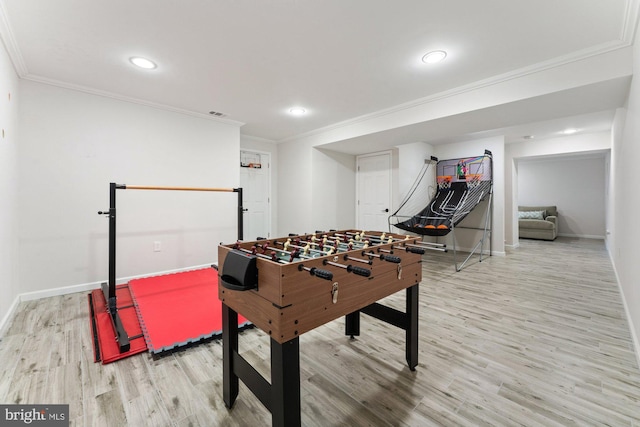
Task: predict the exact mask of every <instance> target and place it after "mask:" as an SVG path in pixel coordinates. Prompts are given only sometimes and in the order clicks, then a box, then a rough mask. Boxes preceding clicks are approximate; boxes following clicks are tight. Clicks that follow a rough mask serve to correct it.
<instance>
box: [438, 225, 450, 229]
mask: <svg viewBox="0 0 640 427" xmlns="http://www.w3.org/2000/svg"><path fill="white" fill-rule="evenodd" d="M438 228H439V229H440V230H446V229H448V228H449V227H447V226H446V225H444V224H440V225H439V226H438Z"/></svg>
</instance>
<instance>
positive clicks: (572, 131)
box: [562, 128, 578, 135]
mask: <svg viewBox="0 0 640 427" xmlns="http://www.w3.org/2000/svg"><path fill="white" fill-rule="evenodd" d="M576 132H578V129H573V128H570V129H565V130H563V131H562V133H564V134H565V135H571V134H574V133H576Z"/></svg>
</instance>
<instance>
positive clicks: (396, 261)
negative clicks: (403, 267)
mask: <svg viewBox="0 0 640 427" xmlns="http://www.w3.org/2000/svg"><path fill="white" fill-rule="evenodd" d="M362 255H363V256H369V257H376V258H380V261H387V262H392V263H394V264H400V263H401V262H402V259H400V257H397V256H393V255H383V254H376V253H374V252H371V251H370V252H365V251H362Z"/></svg>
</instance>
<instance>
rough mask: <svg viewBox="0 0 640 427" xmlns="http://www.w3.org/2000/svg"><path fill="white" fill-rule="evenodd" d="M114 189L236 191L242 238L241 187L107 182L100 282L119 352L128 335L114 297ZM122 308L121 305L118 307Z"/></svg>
mask: <svg viewBox="0 0 640 427" xmlns="http://www.w3.org/2000/svg"><path fill="white" fill-rule="evenodd" d="M116 190H165V191H208V192H228V193H231V192H233V193H238V239H242V238H243V221H242V212H243V208H242V188H206V187H166V186H148V185H126V184H116V183H114V182H112V183H110V184H109V210H108V211H99V212H98V214H99V215H108V217H109V277H108V281H107V282H103V283H102V284H101V288H102V293H103V294H104V299H105V301H106V302H107V304H106V309H107V311H108V312H109V315H110V317H111V325H112V327H113V331H114V333H115V338H116V341H117V342H118V347H119V349H120V353H125V352H127V351H129V348H130V339H133V338H138V337H130V336H129V335H128V334H127V331H126V330H125V328H124V326H123V323H122V320H121V318H120V315H119V314H118V308H119V307H118V305H117V298H116ZM120 308H122V307H120Z"/></svg>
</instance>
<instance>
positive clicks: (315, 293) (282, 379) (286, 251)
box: [218, 230, 424, 426]
mask: <svg viewBox="0 0 640 427" xmlns="http://www.w3.org/2000/svg"><path fill="white" fill-rule="evenodd" d="M423 253H424V249H423V247H421V245H420V242H419V237H413V236H404V235H399V234H393V233H380V232H361V231H356V230H341V231H331V232H316V233H314V234H305V235H299V236H289V237H283V238H278V239H271V240H257V241H252V242H236V243H233V244H228V245H220V246H219V248H218V265H219V273H218V274H219V278H218V296H219V298H220V300H221V301H222V316H223V318H222V321H223V332H222V339H223V370H224V373H223V377H224V378H223V395H224V401H225V404H226V405H227V407H231V406H232V405H233V403H234V401H235V399H236V397H237V395H238V380H239V379H242V381H243V382H244V383H245V385H247V386H248V388H249V389H250V390H251V391H252V392H253V393H254V394H255V395H256V396H257V397H258V399H260V401H261V402H262V403H263V404H264V405H265V406H266V407H267V408H268V409H269V410H270V411H271V414H272V421H273V425H274V426H299V425H300V421H301V418H300V363H299V341H298V337H299V336H300V335H302V334H303V333H305V332H308V331H310V330H313V329H314V328H317V327H318V326H321V325H324V324H325V323H328V322H330V321H332V320H335V319H337V318H339V317H341V316H346V321H345V324H346V328H345V329H346V330H345V334H346V335H350V336H352V337H353V336H355V335H359V333H360V331H359V329H360V313H361V312H362V313H366V314H368V315H371V316H373V317H376V318H378V319H380V320H382V321H385V322H387V323H390V324H392V325H394V326H397V327H399V328H401V329H403V330H405V331H406V351H405V353H406V359H407V363H408V365H409V368H410V369H411V370H414V369H415V367H416V366H417V364H418V284H419V283H420V281H421V280H422V266H421V262H422V256H421V255H422V254H423ZM405 289H406V310H405V311H404V312H401V311H398V310H395V309H393V308H390V307H387V306H384V305H382V304H379V303H377V302H376V301H378V300H380V299H382V298H384V297H386V296H388V295H391V294H393V293H395V292H399V291H402V290H405ZM238 313H240V314H242V315H243V316H244V317H245V318H247V319H248V320H249V321H251V322H252V323H253V324H254V325H255V326H257V327H258V328H260V329H261V330H262V331H264V332H265V333H267V334H268V335H269V336H270V337H271V383H269V382H267V381H266V380H265V379H264V378H263V377H262V376H261V375H259V374H258V373H257V371H256V370H255V369H254V368H253V367H252V366H251V365H250V364H249V363H248V362H247V361H246V360H245V359H243V358H242V356H240V355H239V353H238V316H237V314H238Z"/></svg>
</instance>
